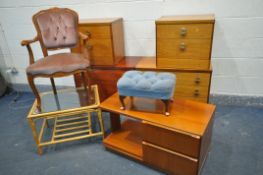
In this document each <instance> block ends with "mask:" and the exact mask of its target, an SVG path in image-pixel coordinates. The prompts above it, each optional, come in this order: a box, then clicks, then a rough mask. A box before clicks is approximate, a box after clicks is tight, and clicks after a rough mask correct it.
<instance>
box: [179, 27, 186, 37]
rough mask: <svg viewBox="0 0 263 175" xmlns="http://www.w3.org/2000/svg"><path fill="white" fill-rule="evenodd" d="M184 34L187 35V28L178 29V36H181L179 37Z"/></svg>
mask: <svg viewBox="0 0 263 175" xmlns="http://www.w3.org/2000/svg"><path fill="white" fill-rule="evenodd" d="M186 34H187V28H185V27H182V28H181V29H180V35H181V36H186Z"/></svg>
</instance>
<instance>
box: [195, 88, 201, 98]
mask: <svg viewBox="0 0 263 175" xmlns="http://www.w3.org/2000/svg"><path fill="white" fill-rule="evenodd" d="M199 95H200V93H199V90H198V89H196V90H195V92H194V96H195V97H198V96H199Z"/></svg>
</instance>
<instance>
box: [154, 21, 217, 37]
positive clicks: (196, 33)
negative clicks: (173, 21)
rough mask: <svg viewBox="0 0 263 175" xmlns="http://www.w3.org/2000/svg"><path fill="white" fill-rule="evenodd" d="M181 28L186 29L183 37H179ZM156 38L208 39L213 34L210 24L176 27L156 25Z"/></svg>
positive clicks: (179, 25)
mask: <svg viewBox="0 0 263 175" xmlns="http://www.w3.org/2000/svg"><path fill="white" fill-rule="evenodd" d="M182 28H186V29H187V33H186V35H185V36H181V35H180V30H181V29H182ZM156 30H157V31H158V32H157V36H156V37H157V38H177V39H183V38H184V39H188V38H192V39H210V38H211V37H212V36H211V34H212V33H213V25H212V24H177V25H157V26H156Z"/></svg>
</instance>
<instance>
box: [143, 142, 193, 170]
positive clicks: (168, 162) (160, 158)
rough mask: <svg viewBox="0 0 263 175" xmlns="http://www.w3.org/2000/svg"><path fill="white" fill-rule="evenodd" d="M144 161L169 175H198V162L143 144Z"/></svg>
mask: <svg viewBox="0 0 263 175" xmlns="http://www.w3.org/2000/svg"><path fill="white" fill-rule="evenodd" d="M143 161H145V162H146V163H148V164H150V165H152V166H156V167H158V168H160V169H161V170H163V171H165V172H167V173H168V174H176V175H196V174H197V172H198V160H197V159H193V158H191V157H188V156H184V155H182V154H178V153H176V152H173V151H170V150H167V149H164V148H161V147H159V146H156V145H153V144H150V143H147V142H143Z"/></svg>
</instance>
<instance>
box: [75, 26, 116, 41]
mask: <svg viewBox="0 0 263 175" xmlns="http://www.w3.org/2000/svg"><path fill="white" fill-rule="evenodd" d="M79 31H81V32H82V33H84V34H86V35H89V37H90V38H91V39H93V38H94V39H96V38H108V39H110V38H111V29H110V25H95V26H89V25H83V26H82V25H81V26H79Z"/></svg>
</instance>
